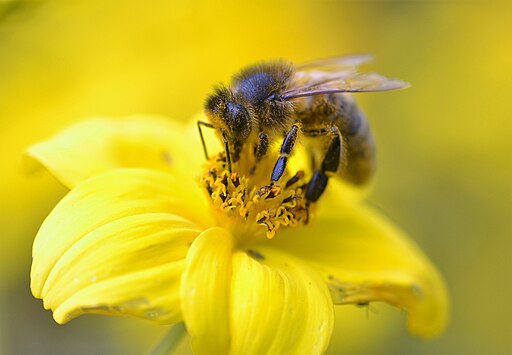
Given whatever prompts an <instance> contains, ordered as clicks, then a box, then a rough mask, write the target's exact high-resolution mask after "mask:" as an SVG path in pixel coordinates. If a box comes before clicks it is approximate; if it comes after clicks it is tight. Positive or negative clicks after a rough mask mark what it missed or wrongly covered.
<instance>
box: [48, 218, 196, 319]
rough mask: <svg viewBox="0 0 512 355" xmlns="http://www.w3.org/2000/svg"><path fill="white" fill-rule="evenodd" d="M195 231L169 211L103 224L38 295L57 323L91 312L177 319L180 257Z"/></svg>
mask: <svg viewBox="0 0 512 355" xmlns="http://www.w3.org/2000/svg"><path fill="white" fill-rule="evenodd" d="M199 233H200V231H199V230H198V229H197V227H196V226H195V225H194V224H193V223H191V222H190V221H187V220H185V219H183V218H180V217H177V216H175V215H172V214H167V213H145V214H139V215H133V216H128V217H124V218H120V219H117V220H115V221H112V222H110V223H107V224H104V225H102V226H100V227H99V228H97V229H95V230H93V231H91V232H89V233H87V234H86V235H84V236H83V237H82V238H81V239H80V240H78V241H77V242H76V243H74V244H73V245H72V246H71V247H70V248H69V249H68V250H66V252H65V253H64V254H63V255H62V256H61V258H60V259H59V260H58V261H57V263H56V264H55V266H54V267H53V268H52V270H51V272H50V275H49V276H48V279H47V280H46V282H45V284H44V287H43V291H42V295H41V296H42V298H43V300H44V305H45V308H47V309H52V310H54V317H55V319H56V320H57V322H59V323H62V322H65V321H67V320H69V319H70V318H72V317H74V316H77V315H79V314H80V313H84V312H93V311H95V310H100V311H103V312H106V313H107V312H108V313H111V314H112V313H113V314H118V313H121V314H129V315H135V316H138V317H146V318H149V319H152V320H156V321H159V322H166V321H170V320H172V321H176V319H175V317H177V316H180V304H179V279H180V276H181V272H182V270H183V267H184V259H185V257H186V254H187V251H188V248H189V245H190V244H191V243H192V241H193V240H194V239H195V237H197V235H198V234H199Z"/></svg>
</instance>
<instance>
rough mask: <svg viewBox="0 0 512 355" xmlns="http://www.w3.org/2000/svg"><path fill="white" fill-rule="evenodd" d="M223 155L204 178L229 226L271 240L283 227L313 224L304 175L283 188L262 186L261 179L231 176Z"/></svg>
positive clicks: (233, 173) (214, 159)
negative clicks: (248, 230)
mask: <svg viewBox="0 0 512 355" xmlns="http://www.w3.org/2000/svg"><path fill="white" fill-rule="evenodd" d="M225 165H226V163H225V157H224V155H223V154H221V155H219V156H218V157H216V158H213V159H211V160H210V161H209V163H208V165H207V167H206V169H205V172H204V174H203V175H202V176H201V186H203V188H204V189H205V190H206V191H207V193H208V196H209V197H210V199H211V202H212V204H213V206H214V208H215V209H216V210H217V211H219V212H220V215H221V216H222V217H227V218H228V223H231V224H234V225H235V226H236V227H241V226H242V227H244V229H245V228H249V229H251V230H253V229H254V228H253V227H259V228H256V230H255V232H256V233H258V230H259V231H265V233H266V237H267V238H268V239H271V238H273V237H274V236H275V234H276V232H277V231H278V229H280V228H281V227H298V226H301V225H305V224H307V223H308V222H309V220H310V210H311V206H309V204H308V203H307V201H306V198H305V184H306V182H305V179H304V172H303V171H302V170H300V171H298V172H297V173H296V174H295V175H293V176H292V177H291V178H286V176H285V177H284V178H283V179H282V180H283V181H284V182H283V183H281V184H267V185H264V184H263V185H262V184H258V179H255V178H253V177H252V176H251V175H250V174H249V177H247V176H244V175H241V174H240V173H238V172H232V173H230V172H229V171H228V170H226V169H225Z"/></svg>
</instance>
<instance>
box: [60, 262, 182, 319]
mask: <svg viewBox="0 0 512 355" xmlns="http://www.w3.org/2000/svg"><path fill="white" fill-rule="evenodd" d="M184 268H185V260H184V259H183V260H180V261H175V262H169V263H166V264H163V265H160V266H158V267H155V268H152V269H146V270H141V271H138V272H133V273H130V274H127V275H122V276H118V277H112V278H111V279H108V280H105V281H103V282H96V283H93V284H91V285H90V286H88V287H85V288H83V289H81V290H80V291H78V292H77V293H75V294H73V295H72V296H71V297H70V298H68V299H67V300H65V302H63V303H62V304H60V305H59V306H58V307H57V308H55V309H54V313H53V317H54V319H55V321H56V322H58V323H61V324H62V323H65V322H67V321H69V320H71V319H72V318H75V317H77V316H79V315H80V314H85V313H95V314H108V315H124V316H133V317H138V318H144V319H148V320H151V321H155V322H157V323H160V324H172V323H176V322H179V321H181V319H182V316H181V309H180V291H179V290H180V279H181V274H182V273H183V269H184Z"/></svg>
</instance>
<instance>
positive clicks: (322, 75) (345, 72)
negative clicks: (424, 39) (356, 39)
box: [282, 54, 409, 100]
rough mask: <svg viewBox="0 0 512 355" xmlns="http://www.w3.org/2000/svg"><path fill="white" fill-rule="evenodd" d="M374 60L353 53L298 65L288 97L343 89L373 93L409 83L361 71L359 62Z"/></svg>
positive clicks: (284, 95) (284, 94) (339, 91)
mask: <svg viewBox="0 0 512 355" xmlns="http://www.w3.org/2000/svg"><path fill="white" fill-rule="evenodd" d="M370 59H371V56H369V55H362V54H358V55H353V56H347V57H341V58H332V59H323V60H320V61H316V62H311V63H309V64H308V63H306V64H304V65H300V66H298V67H297V69H298V70H297V72H296V73H295V74H294V77H293V79H292V83H291V85H290V89H289V90H287V91H285V92H284V93H283V95H282V98H283V99H284V100H291V99H296V98H300V97H306V96H314V95H324V94H331V93H342V92H373V91H387V90H396V89H402V88H406V87H408V86H409V84H408V83H406V82H405V81H402V80H397V79H389V78H386V77H385V76H383V75H380V74H376V73H359V72H358V71H357V67H358V65H359V64H362V63H366V62H368V61H369V60H370Z"/></svg>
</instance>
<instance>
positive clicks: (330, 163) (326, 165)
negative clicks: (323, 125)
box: [321, 127, 342, 173]
mask: <svg viewBox="0 0 512 355" xmlns="http://www.w3.org/2000/svg"><path fill="white" fill-rule="evenodd" d="M332 133H333V137H332V140H331V143H330V144H329V148H327V152H326V153H325V157H324V160H323V161H322V166H321V170H322V171H324V172H330V173H336V171H338V168H339V166H340V157H341V148H342V147H341V137H340V134H339V131H338V128H335V127H333V128H332Z"/></svg>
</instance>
